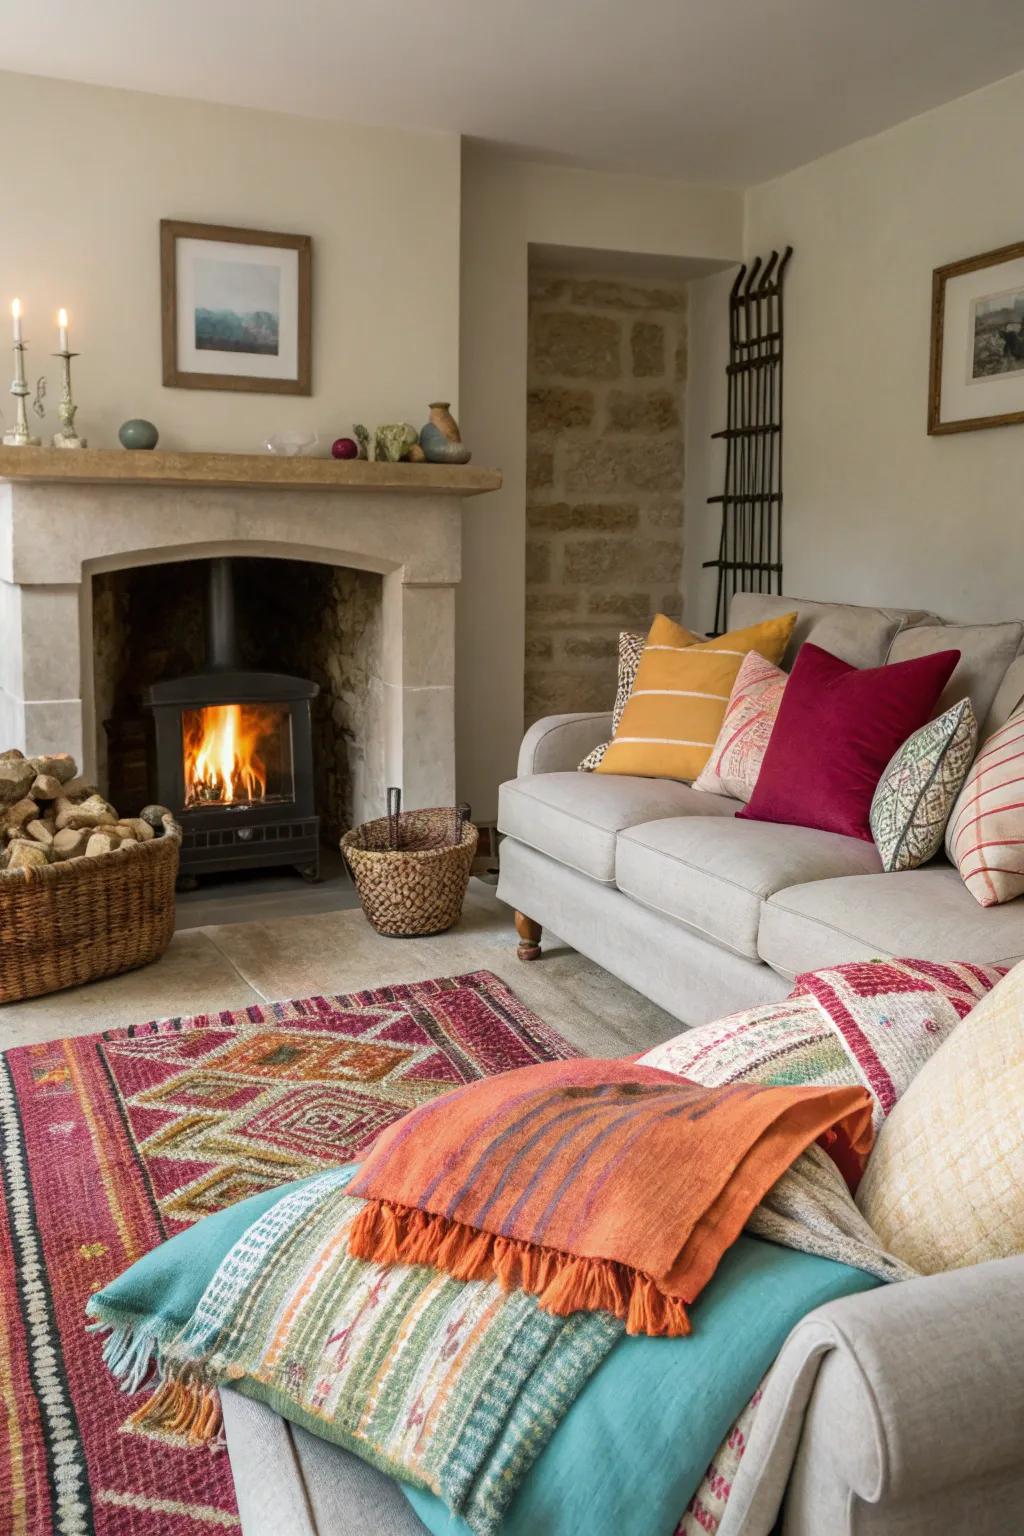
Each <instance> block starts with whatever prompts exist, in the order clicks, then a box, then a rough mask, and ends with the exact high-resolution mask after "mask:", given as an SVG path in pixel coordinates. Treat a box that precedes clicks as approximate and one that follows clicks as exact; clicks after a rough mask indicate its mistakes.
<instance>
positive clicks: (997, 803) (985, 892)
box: [946, 706, 1024, 907]
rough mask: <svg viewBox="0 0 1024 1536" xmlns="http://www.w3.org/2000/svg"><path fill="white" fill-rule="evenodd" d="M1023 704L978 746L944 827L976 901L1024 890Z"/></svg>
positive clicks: (991, 902) (996, 902) (987, 902)
mask: <svg viewBox="0 0 1024 1536" xmlns="http://www.w3.org/2000/svg"><path fill="white" fill-rule="evenodd" d="M1022 786H1024V706H1022V707H1021V708H1020V709H1018V710H1017V711H1016V713H1015V714H1012V715H1011V716H1010V718H1009V720H1007V722H1006V724H1005V725H1004V726H1003V728H1002V730H1001V731H996V733H995V735H994V736H990V737H989V739H988V741H987V742H986V743H985V745H984V746H983V747H982V749H981V751H980V752H979V753H978V755H977V757H976V758H975V759H974V765H973V767H972V768H971V771H970V773H969V774H968V775H967V779H966V782H965V783H964V786H963V788H962V789H961V791H960V793H959V795H958V796H957V801H956V804H955V805H954V806H953V810H952V813H951V814H950V817H949V823H948V825H947V827H946V852H947V854H948V855H949V858H950V860H951V861H952V862H953V863H955V864H956V866H957V868H958V869H959V871H960V878H961V880H962V881H963V882H964V885H965V886H966V887H967V889H968V890H969V891H970V893H971V895H972V896H973V897H974V899H975V901H976V902H978V903H979V905H981V906H983V907H995V906H1000V905H1002V903H1003V902H1007V901H1013V900H1014V898H1015V897H1017V896H1024V797H1022V794H1021V789H1022Z"/></svg>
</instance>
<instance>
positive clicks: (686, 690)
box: [596, 613, 796, 780]
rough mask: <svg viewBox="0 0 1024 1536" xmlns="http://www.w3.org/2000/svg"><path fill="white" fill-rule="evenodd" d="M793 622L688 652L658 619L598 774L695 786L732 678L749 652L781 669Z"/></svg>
mask: <svg viewBox="0 0 1024 1536" xmlns="http://www.w3.org/2000/svg"><path fill="white" fill-rule="evenodd" d="M795 623H796V614H795V613H787V614H784V615H783V616H782V617H780V618H777V619H768V620H767V621H766V622H765V623H763V624H754V625H751V627H750V628H749V629H736V630H733V631H731V632H730V633H729V634H727V635H719V636H718V637H717V639H714V640H704V641H702V642H700V643H699V644H698V645H694V644H693V636H692V635H691V634H690V632H689V631H688V630H685V629H681V628H680V626H679V625H678V624H674V623H673V622H672V620H671V619H668V618H666V617H665V615H664V614H663V613H659V614H658V617H657V618H656V619H655V621H654V623H653V624H652V625H651V632H650V634H649V635H648V636H647V645H646V647H645V648H644V653H643V656H642V657H641V658H640V666H639V667H638V669H637V674H636V682H635V683H634V684H633V691H632V693H631V694H630V696H629V702H628V704H627V705H626V707H625V709H624V710H623V712H622V719H621V720H620V721H619V724H618V728H617V730H616V732H615V735H614V737H613V739H612V743H611V745H610V746H609V748H608V750H607V752H606V753H605V755H604V758H603V760H602V761H601V762H600V763H599V764H598V767H597V770H596V771H597V772H598V773H626V774H634V775H636V776H637V777H639V778H645V779H691V780H692V779H695V778H696V777H697V775H698V774H699V773H700V771H701V769H702V768H703V767H704V764H705V763H706V762H707V760H708V758H709V756H710V754H711V749H712V747H713V746H714V744H715V740H716V738H717V736H718V732H719V730H720V729H721V725H722V719H723V717H724V715H725V709H726V705H727V704H728V702H729V695H730V694H731V693H732V688H733V684H734V683H735V681H736V674H737V673H738V672H739V669H740V664H741V662H742V661H743V658H744V657H745V656H746V654H747V652H748V651H757V652H758V654H759V655H761V656H763V657H764V659H765V660H766V661H772V662H775V663H776V664H778V663H779V662H780V661H781V660H782V656H783V653H784V652H785V649H786V645H787V643H788V641H789V637H790V634H791V633H792V630H793V625H794V624H795Z"/></svg>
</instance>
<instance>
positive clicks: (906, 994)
mask: <svg viewBox="0 0 1024 1536" xmlns="http://www.w3.org/2000/svg"><path fill="white" fill-rule="evenodd" d="M1005 974H1006V968H1005V966H999V965H974V964H972V963H968V962H964V961H948V962H946V963H938V962H934V961H931V960H867V961H851V962H849V963H848V964H846V965H836V966H831V967H829V968H827V969H824V970H820V971H808V972H806V973H805V974H804V975H802V976H800V977H798V978H797V983H796V986H795V987H794V989H793V991H792V992H791V993H790V995H789V997H788V998H786V1000H785V1001H784V1002H781V1003H766V1004H763V1005H762V1006H761V1007H759V1008H751V1009H748V1010H747V1012H745V1013H734V1014H731V1015H729V1017H727V1018H724V1019H717V1020H715V1021H714V1022H713V1023H710V1024H701V1025H699V1026H698V1027H697V1028H696V1029H688V1030H686V1031H684V1033H683V1034H681V1035H676V1036H675V1037H674V1038H673V1039H671V1040H667V1041H665V1042H664V1043H663V1044H662V1045H656V1046H655V1047H654V1048H653V1050H650V1051H647V1052H645V1054H644V1055H642V1056H641V1057H640V1058H639V1060H640V1061H641V1062H642V1063H643V1064H644V1065H646V1066H652V1067H659V1068H660V1069H661V1070H662V1071H663V1072H678V1073H679V1075H680V1076H681V1077H687V1078H689V1079H690V1080H691V1081H692V1082H697V1083H707V1084H725V1083H738V1082H761V1083H807V1084H811V1083H814V1084H835V1085H839V1084H853V1083H862V1084H863V1085H864V1087H865V1088H867V1089H868V1090H869V1092H870V1093H871V1094H872V1096H873V1098H874V1100H875V1111H874V1119H875V1124H876V1126H877V1125H879V1124H880V1123H881V1121H882V1120H883V1119H884V1118H885V1116H886V1115H888V1114H889V1113H890V1111H891V1110H892V1109H893V1107H894V1106H895V1104H896V1102H897V1100H898V1099H899V1098H900V1096H901V1094H903V1093H904V1092H905V1091H906V1089H907V1088H908V1087H909V1085H910V1083H911V1082H912V1081H913V1079H914V1077H915V1076H916V1074H917V1073H918V1072H919V1071H920V1070H921V1068H922V1067H923V1066H924V1064H925V1062H926V1061H927V1060H928V1059H929V1058H930V1057H931V1056H932V1055H933V1054H934V1052H935V1051H936V1050H938V1048H939V1046H940V1045H941V1044H942V1042H943V1040H945V1039H946V1037H947V1036H948V1035H949V1034H951V1033H952V1031H953V1029H954V1028H955V1027H956V1025H957V1024H959V1022H960V1020H961V1019H962V1018H964V1017H965V1016H966V1015H967V1014H968V1013H969V1012H970V1011H971V1009H972V1008H973V1007H974V1006H975V1004H976V1003H977V1002H978V1001H979V999H981V998H983V997H984V996H986V994H987V993H988V992H989V991H990V990H991V988H992V987H994V986H995V985H996V984H997V982H999V981H1000V980H1001V978H1002V977H1003V976H1004V975H1005ZM869 1166H870V1164H869Z"/></svg>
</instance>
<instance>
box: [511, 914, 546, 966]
mask: <svg viewBox="0 0 1024 1536" xmlns="http://www.w3.org/2000/svg"><path fill="white" fill-rule="evenodd" d="M543 932H544V930H543V928H542V927H541V925H540V923H535V922H534V920H533V918H532V917H527V915H526V913H525V912H517V913H516V933H518V935H519V949H518V951H517V953H518V955H519V958H520V960H539V959H540V936H541V934H542V933H543Z"/></svg>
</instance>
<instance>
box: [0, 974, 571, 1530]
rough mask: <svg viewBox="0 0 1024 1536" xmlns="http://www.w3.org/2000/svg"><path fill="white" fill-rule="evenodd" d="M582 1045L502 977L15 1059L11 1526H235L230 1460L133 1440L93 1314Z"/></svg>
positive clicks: (2, 1469)
mask: <svg viewBox="0 0 1024 1536" xmlns="http://www.w3.org/2000/svg"><path fill="white" fill-rule="evenodd" d="M577 1054H578V1053H577V1052H576V1051H575V1050H574V1049H573V1048H572V1047H571V1046H570V1045H569V1044H568V1043H567V1042H566V1041H565V1040H563V1039H562V1038H561V1036H559V1035H558V1034H557V1033H556V1032H555V1031H554V1030H551V1029H549V1028H548V1027H547V1026H546V1025H544V1024H543V1023H542V1022H541V1021H540V1020H539V1019H538V1018H537V1017H536V1016H535V1015H534V1014H532V1013H530V1011H529V1010H528V1009H527V1008H524V1007H523V1005H522V1004H521V1003H520V1002H519V1001H518V1000H517V999H516V997H515V996H514V995H513V994H512V993H511V992H510V991H509V990H508V988H507V987H506V986H505V985H504V983H503V982H501V981H499V980H498V978H497V977H496V976H493V975H491V973H490V972H488V971H477V972H475V973H474V974H472V975H469V976H458V977H454V978H451V979H442V980H439V981H427V982H422V983H419V984H416V985H411V986H396V987H379V988H377V989H376V990H374V991H372V992H357V993H353V994H351V995H350V996H347V997H310V998H304V999H303V1000H301V1001H297V1002H288V1003H275V1004H270V1005H267V1006H266V1007H260V1008H249V1009H246V1010H244V1011H242V1012H239V1013H222V1014H210V1015H204V1016H201V1017H197V1018H190V1019H170V1020H165V1021H163V1022H160V1023H153V1024H143V1025H140V1026H137V1027H132V1028H130V1029H126V1030H116V1031H110V1032H107V1033H105V1034H101V1035H84V1036H81V1037H80V1038H78V1039H73V1040H56V1041H53V1042H52V1043H48V1044H43V1045H31V1046H21V1047H19V1048H17V1049H15V1050H12V1051H8V1052H7V1053H6V1054H5V1055H4V1056H2V1057H0V1165H2V1178H3V1192H4V1201H3V1208H2V1209H0V1531H2V1532H3V1536H51V1533H57V1536H89V1533H92V1532H96V1533H97V1536H210V1533H213V1532H216V1531H218V1530H232V1529H235V1530H237V1529H238V1524H239V1522H238V1516H237V1513H236V1505H235V1496H234V1490H233V1486H232V1482H231V1471H230V1467H229V1465H228V1460H227V1457H226V1456H223V1455H219V1456H205V1455H199V1454H197V1453H196V1452H184V1451H181V1450H178V1449H176V1448H175V1447H173V1446H171V1445H169V1444H167V1443H166V1442H162V1441H160V1440H159V1439H156V1438H154V1437H153V1436H152V1435H151V1434H145V1433H142V1432H140V1431H137V1430H133V1431H129V1430H126V1429H125V1427H124V1425H125V1420H126V1418H127V1416H128V1413H129V1412H130V1409H131V1405H132V1404H131V1400H130V1399H126V1398H125V1397H124V1396H123V1395H122V1394H121V1393H119V1392H118V1391H117V1390H116V1388H115V1386H114V1382H113V1378H112V1377H111V1375H110V1373H109V1372H108V1371H107V1370H106V1369H105V1368H104V1367H103V1365H102V1363H101V1360H100V1351H101V1345H102V1341H101V1340H100V1339H99V1338H97V1337H96V1336H94V1335H92V1334H89V1333H86V1331H85V1328H84V1325H83V1312H84V1307H85V1301H86V1298H87V1297H88V1295H89V1293H90V1292H91V1291H96V1290H99V1289H100V1288H101V1287H102V1286H104V1285H106V1283H107V1282H108V1281H109V1280H111V1279H113V1278H114V1276H115V1275H117V1274H119V1273H120V1271H121V1270H123V1269H125V1268H126V1267H127V1266H128V1265H129V1264H131V1263H133V1262H134V1260H135V1259H137V1258H139V1257H140V1256H141V1255H142V1254H143V1253H146V1252H147V1251H148V1250H149V1249H150V1248H153V1247H154V1246H155V1245H156V1244H157V1243H159V1242H161V1241H162V1240H163V1239H164V1238H166V1237H170V1236H173V1234H174V1233H175V1232H179V1231H181V1230H182V1228H183V1227H185V1226H187V1225H189V1223H191V1222H193V1221H196V1220H198V1219H199V1217H201V1216H205V1215H206V1214H207V1213H208V1212H210V1211H216V1210H220V1209H221V1208H222V1207H224V1206H226V1205H230V1204H231V1203H232V1202H233V1201H235V1200H241V1199H244V1198H245V1197H246V1196H247V1195H252V1194H256V1193H258V1192H259V1191H260V1190H264V1189H268V1188H270V1187H272V1186H273V1185H276V1184H281V1183H284V1182H286V1181H287V1180H289V1179H297V1178H302V1177H303V1176H304V1175H305V1174H308V1173H312V1172H315V1171H317V1170H318V1169H322V1168H329V1167H332V1166H334V1165H335V1164H338V1163H342V1162H346V1161H348V1160H349V1159H351V1158H353V1157H355V1156H357V1155H358V1154H359V1153H360V1152H361V1151H363V1150H364V1149H365V1148H366V1147H367V1146H368V1145H369V1143H370V1142H371V1141H372V1140H373V1138H374V1137H375V1136H376V1135H377V1133H378V1132H379V1131H380V1130H381V1129H382V1128H383V1127H384V1126H386V1125H389V1124H390V1123H391V1121H393V1120H395V1119H397V1118H398V1116H399V1115H402V1114H404V1113H405V1111H406V1110H408V1109H411V1108H412V1107H414V1106H415V1105H417V1104H421V1103H422V1102H423V1101H424V1100H425V1099H429V1098H432V1097H433V1096H434V1095H435V1094H438V1093H442V1092H444V1090H445V1089H447V1088H450V1087H453V1086H455V1085H457V1084H459V1083H463V1082H467V1081H469V1080H470V1079H473V1078H478V1077H484V1076H489V1075H491V1074H493V1073H495V1072H504V1071H508V1070H510V1069H511V1068H514V1067H522V1066H528V1065H530V1064H531V1063H532V1062H537V1061H547V1060H551V1059H554V1058H561V1057H567V1056H574V1055H577Z"/></svg>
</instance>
